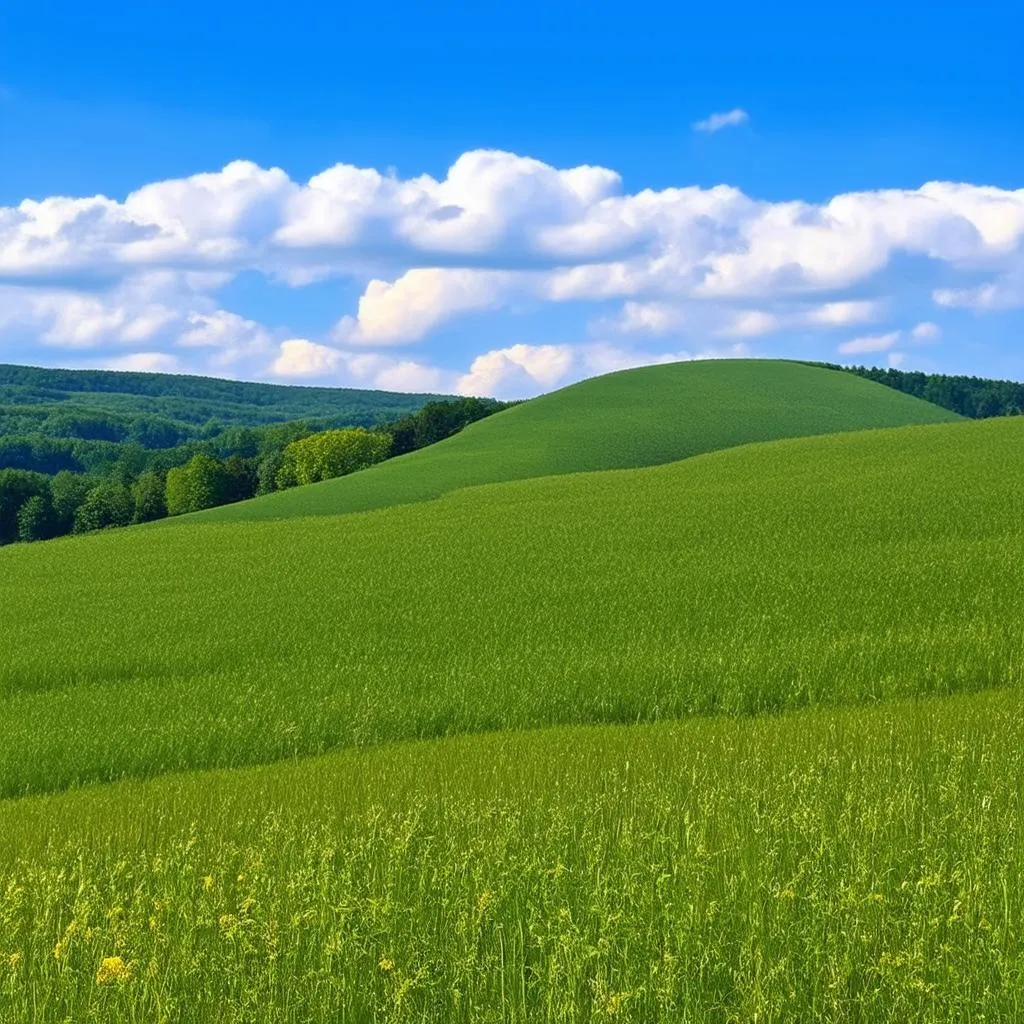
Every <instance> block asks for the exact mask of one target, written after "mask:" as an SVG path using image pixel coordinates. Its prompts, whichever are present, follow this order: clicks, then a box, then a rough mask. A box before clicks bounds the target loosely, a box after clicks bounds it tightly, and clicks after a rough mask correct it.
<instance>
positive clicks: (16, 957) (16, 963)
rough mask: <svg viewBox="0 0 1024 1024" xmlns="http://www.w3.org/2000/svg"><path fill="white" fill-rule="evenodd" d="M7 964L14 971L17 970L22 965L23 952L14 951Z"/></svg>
mask: <svg viewBox="0 0 1024 1024" xmlns="http://www.w3.org/2000/svg"><path fill="white" fill-rule="evenodd" d="M7 965H8V966H9V967H10V968H11V970H12V971H16V970H17V969H18V968H19V967H20V966H21V954H20V953H12V954H11V955H10V956H9V957H8V958H7Z"/></svg>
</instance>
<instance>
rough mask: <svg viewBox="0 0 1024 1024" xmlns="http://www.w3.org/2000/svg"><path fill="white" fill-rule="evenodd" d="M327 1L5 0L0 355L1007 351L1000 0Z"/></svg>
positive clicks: (870, 357)
mask: <svg viewBox="0 0 1024 1024" xmlns="http://www.w3.org/2000/svg"><path fill="white" fill-rule="evenodd" d="M328 6H329V5H324V4H322V3H315V4H314V3H309V2H307V0H292V2H291V3H289V4H287V5H271V4H264V3H261V2H259V0H249V2H247V3H245V4H242V3H238V2H234V0H221V2H218V0H205V2H203V3H199V2H196V0H177V2H176V3H175V4H173V5H172V4H159V5H157V4H139V3H137V2H132V3H125V2H122V0H108V2H106V3H104V4H101V5H83V4H80V3H74V4H71V3H51V2H47V0H38V2H35V3H32V4H8V5H2V6H0V362H14V363H23V364H31V365H40V366H65V367H108V368H115V369H139V370H161V371H164V370H166V371H171V372H182V373H201V374H208V375H212V376H221V377H234V378H239V379H247V380H273V381H280V382H285V383H295V384H335V385H344V386H356V387H373V388H385V389H389V390H403V391H431V392H445V393H453V392H458V393H463V394H487V395H496V396H499V397H524V396H529V395H533V394H537V393H539V392H542V391H548V390H551V389H553V388H555V387H559V386H561V385H563V384H566V383H569V382H571V381H573V380H577V379H579V378H581V377H586V376H592V375H593V374H596V373H602V372H607V371H610V370H615V369H620V368H625V367H628V366H635V365H641V364H645V363H655V362H660V361H670V360H675V359H689V358H708V357H716V358H717V357H723V358H725V357H745V356H749V357H785V358H794V359H812V360H824V361H829V362H843V363H855V364H866V365H877V366H896V367H900V368H904V369H922V370H926V371H929V372H946V373H971V374H977V375H983V376H996V377H1007V378H1013V379H1024V43H1021V39H1022V38H1024V5H1022V4H1020V2H1019V0H1016V2H1014V3H1009V2H1003V0H978V2H974V3H970V4H968V3H963V2H961V3H948V2H942V0H937V2H934V3H929V4H924V3H913V4H911V3H905V2H903V0H892V2H887V3H881V2H876V0H865V2H860V3H857V4H855V5H854V4H844V3H838V4H834V5H825V4H820V3H817V4H814V5H810V4H753V3H746V2H735V3H732V4H729V5H722V4H718V5H700V6H697V5H681V4H678V3H676V4H660V3H642V4H634V5H624V4H621V3H618V4H606V3H593V2H591V3H577V2H575V0H571V2H563V3H559V4H550V3H544V4H541V3H535V2H532V0H527V2H519V3H515V4H507V3H493V4H486V5H468V4H464V3H460V4H453V3H448V2H446V0H442V2H435V3H432V4H429V5H424V4H412V3H405V2H395V3H378V4H364V5H355V4H352V5H346V4H342V5H334V7H335V9H333V10H330V9H328ZM474 6H475V7H476V8H478V9H474Z"/></svg>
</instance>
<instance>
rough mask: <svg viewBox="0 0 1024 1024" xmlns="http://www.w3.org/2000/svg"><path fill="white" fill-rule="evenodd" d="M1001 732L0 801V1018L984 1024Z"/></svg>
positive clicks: (685, 747)
mask: <svg viewBox="0 0 1024 1024" xmlns="http://www.w3.org/2000/svg"><path fill="white" fill-rule="evenodd" d="M1022 711H1024V707H1022V706H1021V698H1020V695H1019V692H1017V691H1012V690H1002V691H993V692H989V693H985V694H975V695H972V696H967V697H952V698H944V699H941V700H928V701H924V702H904V703H896V704H893V705H891V706H887V707H875V708H858V709H817V710H814V711H805V712H800V713H795V714H788V715H785V716H781V717H772V716H767V717H760V718H753V719H743V720H735V719H721V718H718V719H695V720H689V721H687V722H682V723H668V724H665V723H663V724H659V725H655V726H630V727H620V728H610V727H602V728H570V729H559V730H553V731H547V732H541V733H520V734H516V733H512V734H504V735H487V736H475V737H461V738H457V739H450V740H444V741H436V742H432V743H425V744H414V745H398V746H393V747H385V748H380V749H376V750H372V751H348V752H343V753H340V754H335V755H331V756H329V757H327V758H325V759H322V760H317V761H311V762H299V763H297V764H290V763H285V764H281V765H276V766H271V767H263V768H257V769H248V770H242V771H236V772H218V773H212V774H209V773H200V774H193V775H186V776H169V777H164V778H161V779H157V780H152V781H148V782H132V783H125V784H119V785H115V786H110V787H100V788H96V789H91V790H84V791H81V792H75V793H70V794H63V795H61V796H57V797H47V798H27V799H23V800H19V801H13V802H11V801H8V802H6V803H3V804H0V1019H3V1020H5V1021H6V1020H12V1021H13V1020H32V1021H39V1022H51V1021H64V1020H75V1021H78V1020H90V1021H103V1022H107V1021H110V1022H114V1021H126V1020H130V1021H157V1020H166V1021H174V1022H178V1024H209V1022H217V1024H220V1022H228V1021H230V1022H242V1021H245V1022H266V1024H271V1022H273V1024H284V1022H296V1024H297V1022H300V1021H311V1020H317V1021H319V1020H331V1021H364V1020H383V1021H394V1022H405V1021H408V1022H413V1021H418V1022H422V1021H437V1022H442V1021H467V1022H468V1021H472V1022H477V1021H552V1022H561V1021H565V1022H575V1021H590V1020H618V1021H637V1022H646V1021H666V1022H667V1021H673V1022H674V1021H700V1022H703V1021H706V1022H709V1024H710V1022H716V1024H717V1022H719V1021H725V1020H736V1021H754V1020H757V1021H780V1022H781V1021H793V1020H808V1021H821V1020H828V1021H834V1022H845V1021H851V1022H853V1021H894V1022H896V1021H899V1022H905V1021H909V1020H913V1021H949V1020H982V1019H984V1020H1013V1019H1016V1016H1017V1015H1018V1013H1019V1011H1020V1009H1021V1006H1022V1002H1024V978H1022V976H1021V967H1020V965H1021V962H1022V955H1024V945H1022V944H1024V931H1022V928H1021V925H1022V916H1024V888H1022V883H1021V878H1022V877H1024V876H1022V868H1024V860H1022V854H1024V847H1022V835H1021V821H1020V801H1021V798H1022V795H1024V792H1022V790H1024V763H1022V758H1024V716H1022ZM115 958H116V959H115Z"/></svg>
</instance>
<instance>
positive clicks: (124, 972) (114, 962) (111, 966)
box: [96, 956, 131, 985]
mask: <svg viewBox="0 0 1024 1024" xmlns="http://www.w3.org/2000/svg"><path fill="white" fill-rule="evenodd" d="M130 974H131V968H130V967H129V966H128V965H127V964H126V963H125V962H124V960H122V959H121V957H119V956H105V957H104V958H103V960H102V962H101V963H100V969H99V970H98V971H97V972H96V984H97V985H109V984H110V983H111V982H112V981H127V980H128V976H129V975H130Z"/></svg>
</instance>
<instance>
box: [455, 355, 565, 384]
mask: <svg viewBox="0 0 1024 1024" xmlns="http://www.w3.org/2000/svg"><path fill="white" fill-rule="evenodd" d="M573 358H574V350H573V346H571V345H512V346H511V347H509V348H502V349H492V350H491V351H490V352H485V353H484V354H483V355H480V356H477V357H476V359H474V360H473V364H472V366H470V368H469V372H468V373H466V374H463V375H462V376H461V377H460V378H459V379H458V381H457V382H456V390H457V391H458V393H459V394H460V395H497V396H503V395H509V396H517V395H520V394H524V393H536V392H537V391H542V390H549V389H550V388H553V387H554V386H555V385H556V384H558V383H559V382H561V381H562V380H564V379H565V378H566V376H567V375H568V373H569V370H570V368H571V367H572V364H573Z"/></svg>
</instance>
